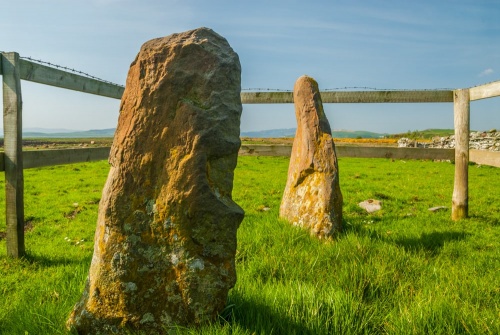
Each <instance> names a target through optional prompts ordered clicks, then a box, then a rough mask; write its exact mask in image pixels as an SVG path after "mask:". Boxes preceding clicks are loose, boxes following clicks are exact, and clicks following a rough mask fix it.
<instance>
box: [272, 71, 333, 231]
mask: <svg viewBox="0 0 500 335" xmlns="http://www.w3.org/2000/svg"><path fill="white" fill-rule="evenodd" d="M293 97H294V103H295V116H296V118H297V132H296V134H295V139H294V142H293V146H292V155H291V158H290V166H289V168H288V180H287V184H286V187H285V191H284V193H283V199H282V201H281V207H280V216H281V217H282V218H284V219H287V220H288V221H290V222H291V223H293V224H294V225H298V226H302V227H306V228H308V229H309V230H310V232H311V234H314V235H316V236H318V237H319V238H329V237H332V236H333V235H335V233H337V232H339V231H340V230H341V227H342V193H341V191H340V185H339V174H338V165H337V157H336V153H335V144H334V142H333V138H332V135H331V134H332V132H331V129H330V124H329V123H328V120H327V118H326V115H325V113H324V111H323V104H322V102H321V95H320V93H319V89H318V84H317V83H316V81H315V80H314V79H313V78H310V77H307V76H302V77H300V78H299V79H298V80H297V82H296V83H295V87H294V91H293Z"/></svg>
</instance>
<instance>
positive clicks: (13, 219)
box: [0, 52, 25, 257]
mask: <svg viewBox="0 0 500 335" xmlns="http://www.w3.org/2000/svg"><path fill="white" fill-rule="evenodd" d="M0 59H1V67H2V77H3V85H2V86H3V130H4V131H3V133H4V151H5V156H4V157H5V207H6V208H5V214H6V226H7V237H6V241H7V255H8V256H11V257H22V256H24V253H25V249H24V199H23V194H24V178H23V158H22V99H21V78H20V67H19V54H18V53H16V52H9V53H3V54H0Z"/></svg>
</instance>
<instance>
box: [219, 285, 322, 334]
mask: <svg viewBox="0 0 500 335" xmlns="http://www.w3.org/2000/svg"><path fill="white" fill-rule="evenodd" d="M229 300H230V301H229V304H228V307H226V309H225V310H224V312H223V313H222V314H221V316H220V322H221V323H222V324H224V323H227V324H230V325H232V326H233V327H235V326H237V327H240V328H242V329H245V330H246V331H248V333H249V334H264V333H266V332H269V331H270V330H271V329H272V334H283V335H285V334H286V335H292V334H297V335H299V334H305V335H307V334H311V335H312V334H314V332H313V330H311V329H309V328H308V327H306V326H304V325H302V324H300V323H297V322H296V321H295V320H292V319H291V318H289V317H287V316H285V315H283V314H279V313H277V312H276V311H275V310H273V309H272V308H271V307H270V306H268V305H266V304H265V303H263V302H262V301H257V300H255V299H251V298H250V297H248V296H242V295H240V294H238V293H237V292H233V293H232V294H231V297H230V299H229Z"/></svg>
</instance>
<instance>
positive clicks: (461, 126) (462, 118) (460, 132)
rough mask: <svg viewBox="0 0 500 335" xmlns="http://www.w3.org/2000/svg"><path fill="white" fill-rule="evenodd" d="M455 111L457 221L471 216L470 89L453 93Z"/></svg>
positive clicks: (454, 200)
mask: <svg viewBox="0 0 500 335" xmlns="http://www.w3.org/2000/svg"><path fill="white" fill-rule="evenodd" d="M453 111H454V120H455V182H454V188H453V198H452V208H451V219H452V220H455V221H456V220H460V219H464V218H466V217H467V216H468V215H469V133H470V93H469V89H461V90H455V91H454V92H453Z"/></svg>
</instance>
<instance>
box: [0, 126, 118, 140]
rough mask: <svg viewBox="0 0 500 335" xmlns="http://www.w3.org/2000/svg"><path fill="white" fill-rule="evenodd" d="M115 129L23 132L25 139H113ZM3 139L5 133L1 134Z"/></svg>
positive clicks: (26, 130) (32, 129)
mask: <svg viewBox="0 0 500 335" xmlns="http://www.w3.org/2000/svg"><path fill="white" fill-rule="evenodd" d="M115 130H116V129H115V128H108V129H92V130H81V131H75V130H68V129H43V128H29V129H25V130H23V138H91V137H94V138H97V137H113V136H114V134H115ZM1 137H3V133H2V134H1Z"/></svg>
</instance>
